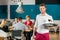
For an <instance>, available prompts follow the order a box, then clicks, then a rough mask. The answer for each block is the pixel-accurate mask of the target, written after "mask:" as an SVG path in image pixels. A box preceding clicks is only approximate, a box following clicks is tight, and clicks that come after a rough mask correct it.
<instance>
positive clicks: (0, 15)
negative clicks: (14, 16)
mask: <svg viewBox="0 0 60 40" xmlns="http://www.w3.org/2000/svg"><path fill="white" fill-rule="evenodd" d="M4 18H7V5H0V19H4Z"/></svg>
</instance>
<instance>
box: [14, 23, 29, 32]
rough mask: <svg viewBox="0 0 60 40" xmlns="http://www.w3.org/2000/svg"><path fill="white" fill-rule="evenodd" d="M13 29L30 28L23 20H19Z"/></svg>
mask: <svg viewBox="0 0 60 40" xmlns="http://www.w3.org/2000/svg"><path fill="white" fill-rule="evenodd" d="M13 27H14V28H13V30H22V31H24V29H28V28H27V26H26V25H25V24H23V23H22V22H18V23H16V24H14V25H13Z"/></svg>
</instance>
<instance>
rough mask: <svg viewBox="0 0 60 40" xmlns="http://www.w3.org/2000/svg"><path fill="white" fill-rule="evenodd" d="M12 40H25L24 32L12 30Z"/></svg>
mask: <svg viewBox="0 0 60 40" xmlns="http://www.w3.org/2000/svg"><path fill="white" fill-rule="evenodd" d="M12 39H13V40H16V39H21V40H23V32H22V30H12Z"/></svg>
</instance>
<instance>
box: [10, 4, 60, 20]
mask: <svg viewBox="0 0 60 40" xmlns="http://www.w3.org/2000/svg"><path fill="white" fill-rule="evenodd" d="M17 7H18V5H11V15H10V16H11V19H13V18H15V17H20V16H21V17H23V19H25V16H26V15H30V17H31V19H35V18H36V15H37V14H39V13H40V11H39V5H23V9H24V13H23V14H19V13H16V9H17ZM46 7H47V13H48V14H50V15H52V16H53V19H54V20H60V5H58V4H47V5H46Z"/></svg>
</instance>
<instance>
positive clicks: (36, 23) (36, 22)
mask: <svg viewBox="0 0 60 40" xmlns="http://www.w3.org/2000/svg"><path fill="white" fill-rule="evenodd" d="M34 27H35V28H37V27H38V16H36V21H35V25H34Z"/></svg>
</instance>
